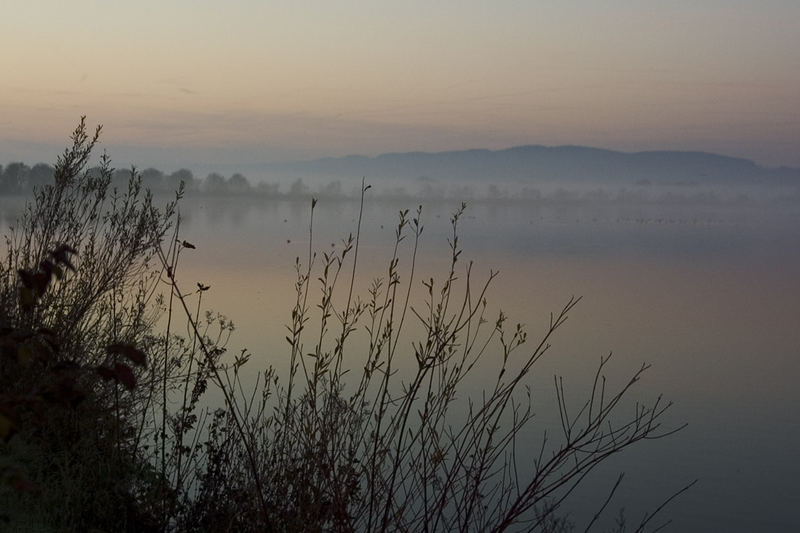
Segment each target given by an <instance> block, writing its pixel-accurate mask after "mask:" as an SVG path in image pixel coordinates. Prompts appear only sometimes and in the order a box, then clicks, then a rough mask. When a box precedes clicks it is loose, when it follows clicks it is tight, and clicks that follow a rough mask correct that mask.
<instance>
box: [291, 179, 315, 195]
mask: <svg viewBox="0 0 800 533" xmlns="http://www.w3.org/2000/svg"><path fill="white" fill-rule="evenodd" d="M309 194H311V190H310V189H309V188H308V185H306V184H305V183H303V178H297V179H296V180H294V182H292V185H291V187H289V196H291V197H292V198H304V197H306V196H308V195H309Z"/></svg>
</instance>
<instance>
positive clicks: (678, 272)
mask: <svg viewBox="0 0 800 533" xmlns="http://www.w3.org/2000/svg"><path fill="white" fill-rule="evenodd" d="M376 188H378V187H376ZM373 192H375V196H374V197H373V198H370V194H372V193H373ZM417 203H418V201H414V202H413V203H410V205H409V202H408V201H405V202H392V201H388V200H386V199H380V191H369V192H368V193H367V200H366V204H365V207H364V213H363V222H362V234H361V245H360V250H359V254H360V255H359V276H358V277H357V279H356V292H357V293H359V294H360V295H362V297H366V291H367V288H368V286H369V283H370V281H371V280H372V279H373V278H374V277H377V276H384V277H385V275H386V269H387V262H388V260H389V258H390V255H391V248H392V246H393V243H394V227H395V225H396V222H397V211H398V210H399V209H404V208H410V209H411V210H412V211H413V209H414V208H415V207H416V204H417ZM422 203H423V216H422V222H423V225H424V226H425V231H424V233H423V236H422V243H421V246H420V254H419V257H418V266H417V268H418V272H417V274H416V282H415V286H414V287H413V289H414V291H415V294H416V299H415V300H414V301H415V302H416V303H417V304H418V305H421V304H422V301H423V287H422V286H421V284H420V282H419V280H422V279H427V278H429V277H431V276H433V277H435V278H438V279H442V278H443V277H444V276H445V275H446V267H447V262H448V257H449V256H448V249H447V247H448V244H447V238H448V235H449V232H450V228H449V217H450V215H451V213H452V212H453V210H454V209H456V208H457V206H458V205H459V204H460V202H457V201H455V200H447V199H442V200H437V201H422ZM778 205H780V207H777V206H778ZM0 213H2V217H0V226H2V230H3V233H5V232H6V231H7V228H8V226H9V225H10V224H11V220H13V218H14V217H15V216H16V214H17V213H19V201H18V200H12V199H9V198H0ZM181 215H182V222H181V238H182V239H186V240H189V241H190V242H192V243H194V244H195V245H196V246H197V249H196V250H191V251H186V253H185V254H184V256H183V259H182V264H181V266H180V269H179V271H178V278H179V279H180V280H181V281H182V284H183V285H185V287H186V289H187V290H188V289H190V288H192V287H194V285H195V283H196V282H203V283H205V284H208V285H211V287H212V289H211V290H210V291H209V292H208V293H206V295H205V296H204V303H207V304H208V306H209V307H211V308H213V309H215V310H216V311H219V312H221V313H223V314H225V315H227V316H228V317H230V318H231V319H232V320H233V322H234V323H235V324H236V327H237V330H236V333H235V337H234V339H233V341H232V343H231V345H230V346H229V348H230V350H231V351H232V352H236V351H238V349H239V348H241V347H247V348H248V349H249V350H250V351H251V352H253V353H254V359H255V361H256V363H255V364H256V366H257V367H258V368H262V367H263V366H265V365H267V364H272V365H275V366H276V367H277V368H278V369H280V370H281V371H283V369H284V367H286V365H287V364H288V361H287V357H288V350H287V347H286V342H285V340H284V336H285V328H284V325H285V324H286V323H288V322H289V320H290V311H291V307H292V305H293V301H294V293H293V283H294V279H295V277H294V267H293V265H294V263H295V259H296V258H297V257H300V259H301V261H302V262H305V261H306V257H307V254H308V246H309V219H310V201H305V200H286V199H284V200H275V199H268V198H257V197H255V198H252V197H251V198H248V197H228V198H213V197H210V196H192V195H189V196H187V198H185V199H184V200H183V203H182V207H181ZM314 217H315V225H314V233H313V239H314V242H313V247H314V249H315V250H318V251H319V252H320V253H321V252H324V251H330V250H332V249H335V248H336V246H339V244H340V242H341V240H342V239H343V238H345V237H347V235H348V233H351V232H352V233H353V234H355V232H356V229H357V228H356V224H357V219H358V203H357V202H353V201H347V200H341V199H340V200H333V199H328V200H325V199H323V200H322V201H320V203H319V204H318V205H317V209H316V210H315V213H314ZM459 234H460V241H459V244H460V246H461V247H462V248H463V249H464V252H463V254H462V256H461V258H460V260H459V265H460V266H461V268H462V273H463V269H464V268H465V267H466V265H467V264H468V263H469V262H470V261H473V262H474V263H473V264H474V266H473V271H472V275H473V278H474V280H475V282H476V284H479V283H482V282H483V281H484V280H485V279H486V277H487V276H488V274H489V271H490V270H494V271H500V275H499V277H498V278H497V279H496V280H495V282H494V283H493V284H492V286H491V288H490V291H489V295H488V301H489V310H490V312H489V316H490V317H494V316H495V315H496V313H497V312H498V311H499V310H500V309H501V308H502V310H503V311H504V312H505V313H506V314H507V315H509V316H510V321H511V322H512V323H516V322H522V323H524V324H525V325H526V326H527V328H528V332H529V337H530V339H531V342H535V341H536V340H537V339H538V337H539V335H540V334H542V333H543V332H544V329H545V327H546V324H547V320H548V319H549V313H550V312H551V311H558V310H559V309H560V308H561V306H562V305H563V304H564V303H565V302H566V300H567V299H568V298H569V296H570V295H578V296H582V297H583V300H582V302H581V303H580V304H579V306H578V307H577V308H576V310H575V311H574V312H573V313H572V314H571V316H570V319H569V320H568V321H567V324H566V325H565V326H564V328H563V329H561V330H560V331H559V333H558V335H557V336H556V337H555V339H554V341H553V348H552V349H551V351H550V352H548V354H547V355H546V356H545V358H544V359H543V360H542V361H541V363H539V364H538V366H537V367H536V368H535V370H534V375H533V377H532V379H531V386H532V390H533V396H534V408H535V410H536V412H537V418H536V419H535V424H534V425H533V427H532V428H531V432H530V433H529V434H527V435H526V439H529V442H528V443H526V444H527V446H529V447H530V449H531V450H534V449H536V450H538V443H539V441H540V439H541V431H542V429H543V428H549V429H554V428H555V425H556V420H555V419H554V417H557V412H556V411H555V403H554V391H553V376H554V375H555V374H558V375H562V376H564V379H565V383H566V384H567V389H568V397H569V399H571V400H573V401H574V405H576V406H577V405H578V400H579V399H580V398H582V397H583V396H582V395H583V394H585V393H586V388H587V386H589V385H590V383H591V378H592V377H593V373H594V371H595V370H596V365H597V363H598V362H599V359H600V357H601V356H605V355H608V353H609V352H613V353H614V357H613V359H612V361H611V363H610V365H609V368H608V377H609V383H610V384H611V385H612V386H613V385H617V386H619V385H622V383H623V381H624V379H625V378H627V377H628V376H630V375H631V374H632V373H633V371H635V370H636V369H638V367H639V366H640V365H641V364H642V363H649V364H651V365H652V369H651V370H649V371H648V372H647V373H646V374H645V376H644V379H643V380H642V382H640V383H639V384H638V385H637V386H636V387H635V388H634V390H633V391H632V393H631V395H630V396H629V398H628V401H629V402H631V403H630V405H629V408H630V409H633V403H632V402H633V401H634V400H642V401H644V402H652V401H653V400H654V399H655V398H656V397H657V395H658V394H663V395H664V397H665V398H666V399H667V400H671V401H674V402H675V405H674V407H673V408H672V409H671V411H670V412H669V415H668V417H667V423H669V424H673V425H674V427H678V426H680V425H681V424H683V423H684V422H686V423H688V427H687V428H686V429H684V430H683V431H681V432H680V433H678V434H677V435H674V436H672V437H669V438H667V439H664V440H659V441H652V442H648V443H643V444H642V445H639V446H638V447H635V449H633V450H630V451H629V452H628V453H623V454H621V455H620V456H619V457H616V458H613V459H612V460H611V461H610V462H609V463H608V464H605V465H603V466H602V467H601V468H600V469H598V470H597V471H595V472H594V473H593V474H592V475H590V478H589V480H588V482H587V483H586V485H584V486H583V487H582V488H581V489H580V490H579V491H578V492H577V493H576V494H575V495H574V497H573V498H572V500H571V501H570V502H568V503H567V504H566V507H565V509H567V510H572V511H573V518H574V520H575V522H576V525H577V526H578V528H579V529H580V528H581V527H582V525H585V523H586V522H587V520H588V519H589V518H590V517H591V514H592V513H593V512H594V511H595V510H596V509H597V507H598V506H599V505H600V504H601V503H602V500H603V499H604V498H605V495H606V494H607V491H608V490H609V489H610V488H611V486H612V485H613V483H614V481H615V479H616V474H617V473H618V472H619V471H623V470H624V471H625V472H626V477H625V480H624V481H623V484H622V486H621V488H620V490H619V491H618V493H617V495H616V497H615V499H614V500H613V501H612V503H611V505H610V506H609V509H610V511H608V520H612V519H613V517H614V515H615V514H616V510H617V509H618V508H619V507H622V506H624V507H625V508H626V515H627V516H628V517H629V520H630V521H631V522H634V521H638V519H639V518H640V516H641V515H642V513H644V512H645V511H646V510H652V509H654V508H655V507H657V506H658V505H659V504H660V503H661V501H662V500H663V499H664V498H665V497H667V496H669V495H670V494H671V493H672V492H674V491H675V490H677V489H679V488H680V487H681V486H683V485H684V484H686V483H688V482H690V481H691V480H693V479H695V478H697V479H699V482H698V484H697V485H696V486H695V487H694V488H693V489H691V491H690V492H688V493H686V494H684V495H683V496H682V497H681V498H680V499H678V500H677V501H675V502H674V503H673V504H672V505H671V506H670V507H669V508H668V509H667V510H666V511H665V515H664V516H665V517H672V518H674V520H675V524H674V526H673V527H674V530H677V531H709V530H717V531H742V532H744V531H789V530H793V529H796V528H798V527H800V518H798V516H797V513H796V512H795V511H796V509H797V508H798V505H800V494H798V492H797V490H796V480H797V479H798V478H800V464H798V462H797V460H796V448H797V444H798V443H800V423H799V422H798V420H797V417H796V416H795V414H794V411H795V406H796V405H797V403H798V399H800V393H798V392H797V388H796V380H797V377H798V376H800V358H798V355H800V329H798V328H797V317H798V316H800V298H798V296H800V278H798V276H797V273H798V272H800V246H798V244H800V209H798V208H796V207H794V206H793V205H792V204H791V203H790V202H784V203H783V204H780V203H776V202H770V203H764V202H762V203H755V204H752V203H745V204H736V203H730V202H729V203H713V202H712V203H705V204H702V203H682V204H681V203H673V204H669V203H666V202H657V203H603V202H595V203H592V202H588V201H582V202H561V203H557V202H508V201H494V202H475V203H474V205H471V206H469V207H468V208H467V211H466V213H465V215H464V217H463V218H462V220H461V223H460V226H459ZM403 244H404V248H402V249H401V256H400V269H401V283H405V282H406V281H407V270H405V269H406V268H407V266H408V264H409V261H410V255H409V254H410V243H408V242H405V243H403ZM190 252H191V253H190ZM348 268H349V267H348ZM461 281H462V282H463V276H462V279H461ZM315 288H316V287H314V286H312V293H311V297H312V298H313V297H315V296H318V295H317V294H315V293H314V292H313V291H314V289H315ZM412 299H413V297H412ZM412 328H413V326H412ZM358 339H359V337H358V336H356V340H355V341H354V343H353V344H352V345H351V347H353V349H354V350H355V349H356V347H357V346H358ZM407 339H408V342H410V341H411V340H412V337H410V336H409V337H408V338H407ZM491 356H492V354H491V353H490V354H489V358H491ZM350 357H351V358H352V363H353V364H354V366H355V367H357V365H358V363H359V362H360V355H359V354H358V353H351V354H350ZM412 363H413V360H412V359H410V360H409V365H410V364H412ZM487 364H488V365H489V366H491V360H489V361H488V362H487ZM486 375H489V374H480V373H478V374H477V375H476V377H475V378H474V380H473V381H472V382H470V384H469V387H470V388H471V390H472V392H473V393H476V394H477V393H478V392H479V391H480V389H481V387H482V385H483V383H482V382H481V379H482V376H486ZM532 453H533V452H532ZM609 523H610V522H609Z"/></svg>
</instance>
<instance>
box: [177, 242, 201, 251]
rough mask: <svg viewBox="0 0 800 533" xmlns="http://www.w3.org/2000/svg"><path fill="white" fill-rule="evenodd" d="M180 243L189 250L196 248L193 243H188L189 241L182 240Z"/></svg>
mask: <svg viewBox="0 0 800 533" xmlns="http://www.w3.org/2000/svg"><path fill="white" fill-rule="evenodd" d="M181 244H182V245H183V247H184V248H189V249H190V250H194V249H195V248H197V247H196V246H195V245H194V244H192V243H190V242H189V241H183V242H182V243H181Z"/></svg>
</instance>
